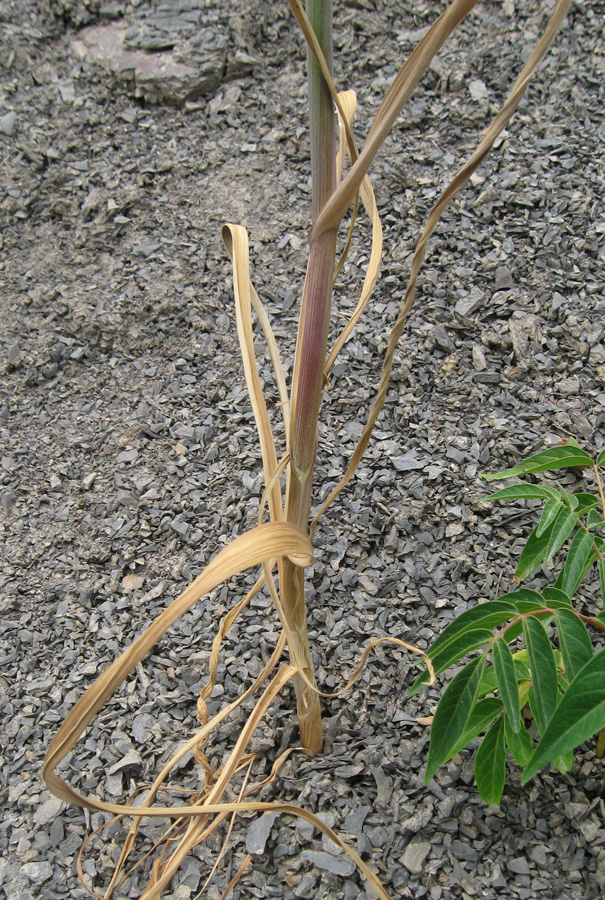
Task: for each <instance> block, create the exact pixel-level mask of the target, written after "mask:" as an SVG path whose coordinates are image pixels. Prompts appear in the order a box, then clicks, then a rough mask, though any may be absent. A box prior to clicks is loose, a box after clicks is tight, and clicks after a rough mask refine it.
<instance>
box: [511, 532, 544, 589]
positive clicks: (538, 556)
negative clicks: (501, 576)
mask: <svg viewBox="0 0 605 900" xmlns="http://www.w3.org/2000/svg"><path fill="white" fill-rule="evenodd" d="M536 531H537V528H534V530H533V531H532V533H531V534H530V536H529V538H528V539H527V543H526V545H525V547H524V548H523V551H522V553H521V556H520V557H519V562H518V563H517V570H516V572H515V577H516V578H518V579H519V581H524V580H525V579H526V578H528V577H529V576H530V575H531V573H532V572H534V571H535V570H536V569H537V568H538V566H541V565H542V563H543V562H544V560H545V559H546V553H547V551H548V544H549V540H550V532H549V531H547V532H546V534H543V535H542V536H541V537H538V536H537V534H536Z"/></svg>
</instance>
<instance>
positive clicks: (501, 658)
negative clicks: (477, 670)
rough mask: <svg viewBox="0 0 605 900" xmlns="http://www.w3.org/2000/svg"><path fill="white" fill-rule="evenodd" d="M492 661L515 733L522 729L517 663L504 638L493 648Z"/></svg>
mask: <svg viewBox="0 0 605 900" xmlns="http://www.w3.org/2000/svg"><path fill="white" fill-rule="evenodd" d="M492 659H493V661H494V669H495V670H496V678H497V680H498V690H499V691H500V696H501V697H502V702H503V704H504V708H505V710H506V715H507V716H508V718H509V721H510V723H511V727H512V729H513V731H520V729H521V714H520V711H519V687H518V685H517V676H516V673H515V663H514V660H513V655H512V653H511V652H510V648H509V646H508V644H507V643H506V641H505V640H504V639H503V638H499V639H498V640H497V641H496V642H495V644H494V646H493V647H492Z"/></svg>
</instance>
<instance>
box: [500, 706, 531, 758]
mask: <svg viewBox="0 0 605 900" xmlns="http://www.w3.org/2000/svg"><path fill="white" fill-rule="evenodd" d="M504 734H505V737H506V743H507V745H508V749H509V750H510V752H511V755H512V757H513V759H514V760H515V762H516V763H517V765H519V766H526V765H527V763H528V762H529V761H530V759H531V755H532V752H533V745H532V742H531V737H530V736H529V732H528V731H526V729H525V727H522V728H521V730H520V731H519V732H517V733H515V732H514V731H513V729H512V728H511V724H510V722H509V720H508V717H507V716H505V717H504Z"/></svg>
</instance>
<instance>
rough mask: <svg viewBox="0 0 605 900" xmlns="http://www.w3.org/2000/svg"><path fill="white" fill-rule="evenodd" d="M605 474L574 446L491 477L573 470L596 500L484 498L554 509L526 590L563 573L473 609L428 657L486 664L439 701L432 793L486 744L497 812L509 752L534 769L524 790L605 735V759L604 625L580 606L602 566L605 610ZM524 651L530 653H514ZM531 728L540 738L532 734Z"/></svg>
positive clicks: (482, 774) (532, 492) (526, 561)
mask: <svg viewBox="0 0 605 900" xmlns="http://www.w3.org/2000/svg"><path fill="white" fill-rule="evenodd" d="M603 466H605V452H604V451H601V452H600V453H599V454H598V455H597V457H596V459H593V458H592V457H591V456H590V454H588V453H587V452H586V451H585V450H583V449H582V448H581V447H580V446H579V445H578V444H577V442H576V441H574V440H568V441H567V442H566V443H565V444H563V445H561V446H558V447H553V448H551V449H549V450H545V451H543V452H542V453H537V454H534V455H532V456H530V457H529V458H528V459H526V460H524V461H523V462H521V463H519V465H517V466H514V467H513V468H512V469H506V470H505V471H503V472H498V473H496V474H493V475H486V476H484V477H485V479H486V480H488V481H496V480H500V479H505V478H513V477H525V476H528V475H535V474H537V473H546V472H554V471H557V470H559V469H564V468H573V469H578V470H581V471H590V472H591V473H592V475H593V477H594V483H595V487H596V493H594V494H593V493H586V492H584V491H579V492H577V493H569V492H568V491H566V490H564V489H563V488H562V487H560V486H556V487H555V486H552V485H550V484H533V483H528V482H520V483H516V484H513V485H510V486H509V487H505V488H503V489H502V490H499V491H496V493H494V494H490V496H489V497H486V498H485V499H486V500H489V501H492V502H493V501H506V500H518V499H522V500H527V499H538V500H541V501H543V503H544V506H543V510H542V515H541V517H540V520H539V522H538V524H537V525H536V527H535V528H534V529H533V531H532V532H531V534H530V536H529V538H528V539H527V542H526V544H525V547H524V548H523V551H522V553H521V556H520V559H519V562H518V565H517V569H516V572H515V580H516V581H517V582H521V581H524V580H525V579H526V578H528V577H529V576H530V575H531V574H532V573H533V572H535V570H536V569H537V568H539V567H540V566H542V565H544V564H548V563H551V562H552V561H553V560H554V559H557V560H559V559H560V560H561V568H560V571H559V573H558V575H557V577H556V580H555V581H554V585H553V586H552V587H547V588H544V589H543V590H542V591H541V592H539V591H534V590H530V589H528V588H519V589H518V590H515V591H511V592H510V593H509V594H506V595H505V596H503V597H500V598H499V599H497V600H491V601H488V602H487V603H482V604H480V605H479V606H474V607H471V608H470V609H468V610H467V611H466V612H464V613H462V615H460V616H459V617H458V618H457V619H455V620H454V622H452V623H451V624H450V625H449V626H448V627H447V628H446V629H445V630H444V631H443V632H442V633H441V634H440V635H439V637H438V638H437V640H436V641H435V642H434V644H433V645H432V647H431V648H430V649H429V651H428V652H429V655H430V656H431V659H432V661H433V665H434V668H435V671H436V672H437V673H439V672H441V671H443V670H444V669H446V668H447V667H449V666H450V665H454V664H455V663H458V662H459V661H460V660H461V659H463V658H464V657H465V656H466V655H467V654H468V653H469V652H470V651H476V650H478V651H480V653H479V654H478V655H477V656H475V657H474V658H473V659H472V660H471V661H470V662H467V663H466V664H465V665H464V666H463V668H462V669H461V670H460V671H459V672H458V673H457V674H456V675H455V676H454V678H453V680H452V681H451V682H450V684H449V685H448V686H447V688H446V689H445V691H444V693H443V696H442V697H441V700H440V701H439V704H438V706H437V711H436V713H435V718H434V721H433V724H432V729H431V742H430V748H429V757H428V765H427V771H426V781H427V782H428V781H430V779H431V778H432V777H433V776H434V775H435V773H436V771H437V769H438V768H439V767H440V766H442V765H443V764H444V763H446V762H448V760H450V759H451V758H452V757H453V756H454V755H455V754H456V753H458V752H459V751H460V750H461V749H462V748H463V747H465V746H466V745H467V744H469V743H470V742H471V741H472V740H474V739H475V738H476V737H478V735H480V734H482V733H483V732H485V733H484V736H483V739H482V741H481V744H480V745H479V748H478V750H477V753H476V757H475V780H476V783H477V787H478V789H479V793H480V794H481V796H482V798H483V799H484V800H485V802H486V803H499V802H500V798H501V796H502V792H503V790H504V785H505V780H506V758H507V752H506V751H507V750H508V752H509V753H510V755H511V756H512V758H513V759H514V760H515V762H516V763H517V764H518V765H519V766H521V767H522V769H523V772H522V775H521V782H522V783H523V784H525V782H527V781H528V780H529V779H530V778H532V777H533V776H534V775H536V774H537V773H538V772H539V771H540V770H541V769H543V768H544V767H545V766H547V765H548V764H549V763H553V764H554V765H555V766H556V767H557V768H558V769H559V771H560V772H566V771H569V769H570V768H571V766H572V764H573V752H574V750H576V749H577V748H578V747H579V746H580V745H581V744H583V743H584V742H585V741H587V740H589V739H590V738H592V737H594V736H595V735H597V734H598V733H599V732H600V734H599V737H598V739H597V748H596V753H597V757H603V755H604V752H605V649H603V632H605V613H603V612H600V613H598V614H597V615H595V614H593V613H590V614H586V613H584V612H582V608H581V600H580V598H577V597H576V596H575V595H576V592H577V591H578V588H579V587H580V586H581V585H582V584H583V582H584V581H585V579H586V576H587V575H588V573H589V571H590V570H591V569H594V567H595V566H596V568H597V570H598V583H599V590H598V592H599V597H600V605H601V606H602V605H603V603H604V602H605V571H604V568H605V566H604V550H605V540H604V539H603V534H604V531H603V529H604V526H605V522H604V521H603V520H604V519H605V496H604V491H603V480H602V471H601V470H602V467H603ZM519 639H523V641H524V644H525V647H524V649H520V650H516V651H515V650H514V647H515V645H516V642H517V641H518V640H519ZM554 640H556V644H557V645H558V647H556V646H555V645H554V643H553V641H554ZM593 642H594V643H593ZM490 658H491V664H490ZM427 678H428V675H427V673H425V674H423V675H422V676H421V677H420V678H419V679H418V680H417V682H416V684H415V685H414V686H413V687H412V689H411V692H416V691H417V690H419V688H420V687H421V686H422V684H424V683H426V681H427ZM486 703H491V706H490V707H486V706H485V704H486ZM528 719H531V720H532V721H533V723H534V725H535V731H533V729H528V727H527V722H528Z"/></svg>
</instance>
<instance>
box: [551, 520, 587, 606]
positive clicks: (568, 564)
mask: <svg viewBox="0 0 605 900" xmlns="http://www.w3.org/2000/svg"><path fill="white" fill-rule="evenodd" d="M591 557H592V560H591ZM594 559H596V555H595V552H594V537H593V535H592V534H590V533H589V532H588V531H584V529H583V528H582V529H580V530H579V531H578V532H577V533H576V534H575V535H574V539H573V541H572V542H571V547H570V548H569V553H568V554H567V558H566V560H565V563H564V565H563V568H562V569H561V572H560V574H559V577H558V578H557V581H556V586H557V587H558V588H559V589H560V590H562V591H564V592H565V593H566V594H568V596H570V597H572V596H573V595H574V594H575V592H576V591H577V589H578V585H579V584H580V583H581V581H582V579H583V578H584V576H585V575H586V572H587V570H588V569H589V568H590V565H592V562H593V561H594ZM589 561H590V562H589Z"/></svg>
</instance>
